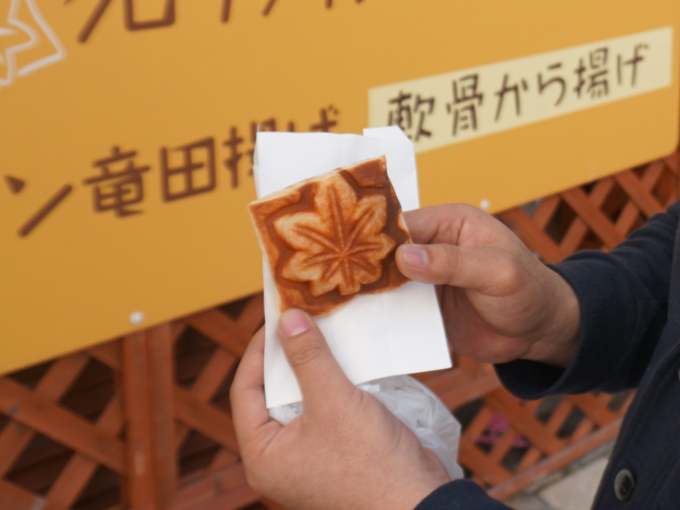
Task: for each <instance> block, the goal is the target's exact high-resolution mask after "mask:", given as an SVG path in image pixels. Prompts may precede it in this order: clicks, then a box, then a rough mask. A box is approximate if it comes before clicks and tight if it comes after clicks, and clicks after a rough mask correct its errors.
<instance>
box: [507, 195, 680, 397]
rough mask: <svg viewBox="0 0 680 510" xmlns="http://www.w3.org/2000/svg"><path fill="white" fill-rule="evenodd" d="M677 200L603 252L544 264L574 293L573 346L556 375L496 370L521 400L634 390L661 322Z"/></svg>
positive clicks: (512, 367)
mask: <svg viewBox="0 0 680 510" xmlns="http://www.w3.org/2000/svg"><path fill="white" fill-rule="evenodd" d="M679 213H680V201H678V202H675V203H674V204H673V205H671V206H670V207H669V208H668V210H667V212H665V213H662V214H657V215H655V216H653V217H652V218H651V219H650V220H649V221H648V222H647V223H646V224H645V225H644V226H643V227H641V228H639V229H638V230H636V231H635V232H633V233H632V234H631V235H630V236H629V237H628V239H627V240H626V241H625V242H623V243H621V244H620V245H619V246H618V247H616V248H615V249H614V250H612V251H611V252H610V253H603V252H599V251H592V250H588V251H582V252H578V253H576V254H575V255H573V256H571V257H569V258H567V259H565V260H564V261H562V262H560V263H559V264H556V265H555V266H552V269H554V270H555V271H556V272H557V273H559V274H560V275H561V276H562V277H563V278H564V279H565V280H566V281H567V282H568V283H569V284H570V285H571V287H572V288H573V289H574V291H575V292H576V295H577V296H578V300H579V306H580V310H581V329H580V339H579V345H578V348H577V351H576V354H575V356H574V359H573V360H572V362H571V364H570V365H569V367H568V368H567V369H566V370H565V369H561V368H558V367H553V366H549V365H544V364H541V363H536V362H532V361H525V360H518V361H513V362H511V363H504V364H500V365H496V372H497V373H498V375H499V377H500V379H501V381H502V382H503V384H504V385H505V386H506V387H507V388H508V389H509V390H510V391H511V392H513V393H514V394H515V395H517V396H518V397H520V398H523V399H537V398H543V397H545V396H547V395H553V394H562V393H583V392H587V391H595V390H602V391H607V392H617V391H621V390H624V389H628V388H633V387H636V386H637V385H638V383H639V382H640V379H641V378H642V375H643V373H644V371H645V368H646V367H647V365H648V364H649V361H650V359H651V356H652V354H653V352H654V349H655V348H656V345H657V343H658V341H659V337H660V336H661V332H662V330H663V327H664V325H665V323H666V314H667V310H668V299H669V287H670V278H671V267H672V261H673V250H674V245H675V242H676V239H675V238H676V236H675V234H676V230H677V228H678V214H679Z"/></svg>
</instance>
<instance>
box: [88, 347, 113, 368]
mask: <svg viewBox="0 0 680 510" xmlns="http://www.w3.org/2000/svg"><path fill="white" fill-rule="evenodd" d="M120 349H121V343H120V341H114V342H107V343H105V344H100V345H96V346H94V347H91V348H89V349H88V350H87V353H88V354H89V355H90V356H92V357H93V358H95V359H97V360H99V361H101V362H102V363H103V364H104V365H107V366H108V367H109V368H113V369H114V370H120V365H121V350H120Z"/></svg>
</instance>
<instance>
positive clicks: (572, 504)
mask: <svg viewBox="0 0 680 510" xmlns="http://www.w3.org/2000/svg"><path fill="white" fill-rule="evenodd" d="M613 446H614V442H613V441H612V442H611V443H608V444H606V445H604V446H602V447H601V448H599V449H597V450H595V451H594V452H591V453H590V454H588V455H586V456H585V457H583V458H582V459H579V460H578V461H576V462H574V463H573V464H571V465H569V466H567V467H566V468H564V469H563V470H562V471H559V472H557V473H554V474H552V475H550V476H548V477H546V478H545V479H544V480H541V481H540V482H538V483H536V484H534V485H533V486H531V487H529V488H528V489H526V490H525V491H523V492H521V493H519V494H517V495H515V496H513V497H512V498H510V499H509V500H507V501H505V504H506V505H508V506H509V507H510V508H513V509H514V510H588V509H590V507H591V506H592V503H593V499H594V498H595V493H596V492H597V488H598V486H599V484H600V479H601V478H602V473H603V472H604V469H605V467H606V466H607V461H608V459H609V456H610V454H611V451H612V448H613Z"/></svg>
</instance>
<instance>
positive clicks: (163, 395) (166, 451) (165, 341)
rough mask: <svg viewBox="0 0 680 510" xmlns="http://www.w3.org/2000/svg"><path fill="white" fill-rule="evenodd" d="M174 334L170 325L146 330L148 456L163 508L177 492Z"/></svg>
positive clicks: (157, 499) (157, 495)
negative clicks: (148, 422) (150, 458)
mask: <svg viewBox="0 0 680 510" xmlns="http://www.w3.org/2000/svg"><path fill="white" fill-rule="evenodd" d="M173 333H175V334H176V331H175V332H173V330H172V328H171V326H170V324H162V325H160V326H156V327H154V328H152V329H150V330H149V331H148V337H147V355H148V362H149V365H148V370H149V385H148V390H147V391H148V392H149V395H150V399H149V400H150V402H149V403H150V406H149V414H150V417H151V426H152V434H151V448H152V449H151V457H152V459H153V460H152V466H153V475H154V476H153V481H154V492H155V497H154V499H155V500H156V505H157V507H158V508H161V509H163V508H166V507H167V506H168V505H169V504H170V502H171V501H172V499H173V497H174V495H175V492H176V490H177V451H176V449H175V441H174V440H175V429H174V425H175V413H174V409H173V387H174V383H173V371H174V359H173V358H174V356H173V344H174V342H175V338H176V337H175V334H173Z"/></svg>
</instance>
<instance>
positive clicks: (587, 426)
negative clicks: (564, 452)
mask: <svg viewBox="0 0 680 510" xmlns="http://www.w3.org/2000/svg"><path fill="white" fill-rule="evenodd" d="M596 428H597V427H596V426H595V424H594V423H593V422H592V420H590V419H588V418H585V419H583V420H581V423H579V424H578V426H577V427H576V430H574V432H573V433H572V434H571V436H569V438H568V439H567V443H568V444H573V443H577V442H579V441H580V440H581V439H583V438H585V437H586V436H587V435H588V434H590V433H591V432H592V431H593V430H595V429H596Z"/></svg>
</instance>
